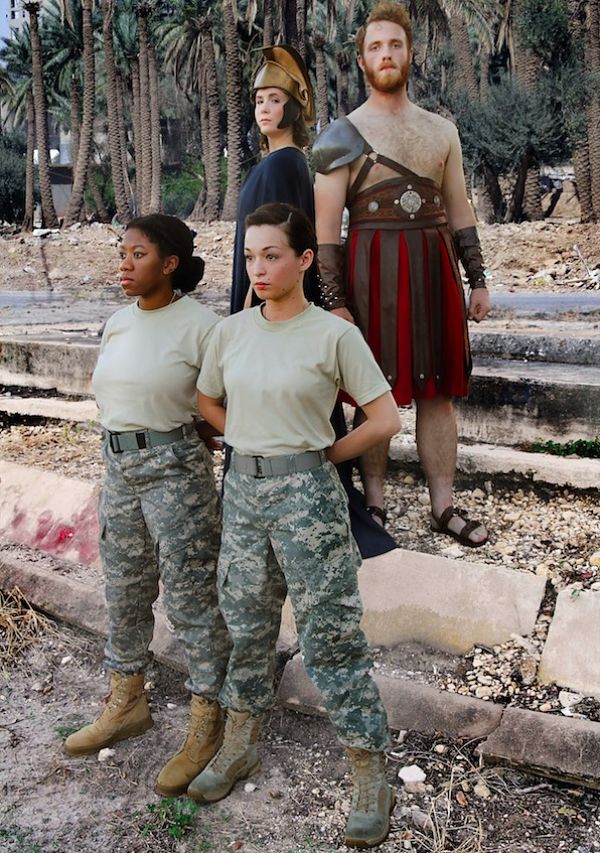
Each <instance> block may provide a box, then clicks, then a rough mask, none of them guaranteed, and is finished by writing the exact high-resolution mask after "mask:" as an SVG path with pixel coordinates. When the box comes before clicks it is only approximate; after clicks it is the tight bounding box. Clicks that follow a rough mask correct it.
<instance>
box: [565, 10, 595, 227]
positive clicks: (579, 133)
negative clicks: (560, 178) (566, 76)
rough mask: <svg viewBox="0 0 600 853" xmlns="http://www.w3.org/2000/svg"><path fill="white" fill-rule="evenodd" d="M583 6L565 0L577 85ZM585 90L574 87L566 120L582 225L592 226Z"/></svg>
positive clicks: (581, 73) (581, 54) (583, 31)
mask: <svg viewBox="0 0 600 853" xmlns="http://www.w3.org/2000/svg"><path fill="white" fill-rule="evenodd" d="M586 6H587V2H586V0H568V10H569V29H570V33H571V37H572V44H573V49H574V53H575V55H574V64H575V74H576V75H577V81H578V83H580V81H581V80H585V71H584V58H585V48H586V39H587V38H589V37H588V36H587V34H586V11H587V10H586ZM588 86H589V83H588V84H587V85H584V86H581V85H578V87H577V90H575V87H573V89H572V91H571V101H572V104H571V109H570V110H569V113H570V114H571V115H570V116H569V117H570V118H571V122H572V124H574V125H575V126H574V127H572V132H571V137H572V145H573V168H574V170H575V181H576V184H577V194H578V196H579V204H580V207H581V221H582V222H594V221H596V218H597V217H596V216H595V214H594V201H593V197H592V175H591V167H590V140H589V135H588V127H587V122H586V118H587V115H588V110H589V107H588V106H587V104H588V103H590V102H591V99H590V100H589V101H588V98H587V88H588ZM577 96H578V97H577ZM573 117H574V121H573Z"/></svg>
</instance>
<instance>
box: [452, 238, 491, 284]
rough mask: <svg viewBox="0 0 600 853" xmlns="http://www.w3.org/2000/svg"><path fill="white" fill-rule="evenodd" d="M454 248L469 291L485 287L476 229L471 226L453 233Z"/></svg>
mask: <svg viewBox="0 0 600 853" xmlns="http://www.w3.org/2000/svg"><path fill="white" fill-rule="evenodd" d="M454 246H455V247H456V254H457V255H458V258H459V260H460V262H461V263H462V265H463V267H464V270H465V272H466V274H467V279H468V282H469V287H470V288H471V290H477V289H478V288H480V287H486V286H487V285H486V283H485V275H484V269H485V267H484V265H483V256H482V254H481V244H480V242H479V237H478V235H477V228H475V226H474V225H473V226H471V227H470V228H461V229H460V230H459V231H455V232H454Z"/></svg>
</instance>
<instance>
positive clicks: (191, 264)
mask: <svg viewBox="0 0 600 853" xmlns="http://www.w3.org/2000/svg"><path fill="white" fill-rule="evenodd" d="M203 275H204V260H203V259H202V258H201V257H200V256H199V255H192V257H191V258H188V259H187V260H186V261H184V262H183V263H182V262H181V260H180V262H179V266H178V267H177V269H176V270H175V272H174V273H173V287H174V288H175V289H176V290H181V292H182V293H191V292H192V290H195V288H196V285H197V284H198V282H199V281H201V279H202V276H203Z"/></svg>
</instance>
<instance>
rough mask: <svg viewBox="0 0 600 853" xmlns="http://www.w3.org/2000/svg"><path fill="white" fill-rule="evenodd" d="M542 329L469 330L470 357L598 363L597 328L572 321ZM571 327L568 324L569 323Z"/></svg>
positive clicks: (598, 334)
mask: <svg viewBox="0 0 600 853" xmlns="http://www.w3.org/2000/svg"><path fill="white" fill-rule="evenodd" d="M556 326H558V328H552V326H550V324H549V326H547V327H546V328H545V329H541V330H539V329H532V328H528V329H517V330H515V329H506V328H504V329H501V330H496V329H493V328H492V329H490V326H489V324H488V323H487V322H486V324H485V327H484V328H481V327H479V328H477V330H474V329H471V330H470V337H471V351H472V353H473V358H474V359H475V360H476V361H477V360H478V359H480V358H502V359H507V360H512V359H523V360H533V361H549V362H557V363H560V364H589V365H597V364H600V332H599V331H596V330H594V329H590V328H589V326H590V324H589V323H588V324H587V326H586V327H583V328H582V327H581V326H577V325H575V324H565V323H563V324H556ZM569 326H571V328H569ZM573 326H574V327H575V328H572V327H573Z"/></svg>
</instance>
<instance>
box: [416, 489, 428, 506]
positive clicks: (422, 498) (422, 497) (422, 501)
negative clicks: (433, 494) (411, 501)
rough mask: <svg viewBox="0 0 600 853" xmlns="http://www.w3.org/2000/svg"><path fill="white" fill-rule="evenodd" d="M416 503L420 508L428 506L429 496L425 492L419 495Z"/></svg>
mask: <svg viewBox="0 0 600 853" xmlns="http://www.w3.org/2000/svg"><path fill="white" fill-rule="evenodd" d="M418 501H419V503H420V504H421V506H428V505H429V495H428V494H426V493H425V492H423V493H422V494H420V495H419V497H418Z"/></svg>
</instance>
